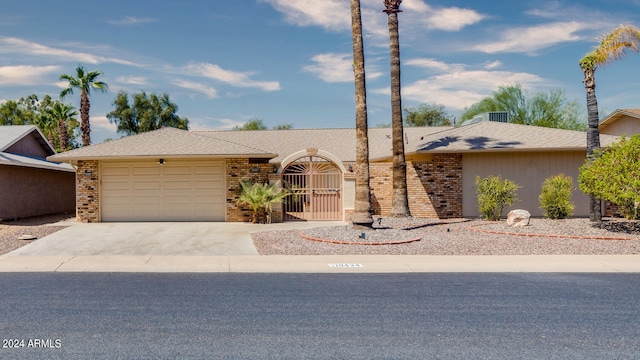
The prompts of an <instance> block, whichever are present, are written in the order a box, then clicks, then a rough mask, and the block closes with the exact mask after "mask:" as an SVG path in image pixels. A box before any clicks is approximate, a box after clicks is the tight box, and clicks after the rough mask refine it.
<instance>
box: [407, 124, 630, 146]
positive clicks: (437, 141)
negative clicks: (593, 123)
mask: <svg viewBox="0 0 640 360" xmlns="http://www.w3.org/2000/svg"><path fill="white" fill-rule="evenodd" d="M617 139H618V137H617V136H612V135H600V142H601V146H609V145H610V144H611V143H612V142H614V141H616V140H617ZM586 144H587V133H586V132H582V131H573V130H563V129H555V128H546V127H539V126H529V125H519V124H510V123H499V122H492V121H482V122H478V123H476V124H472V125H467V126H461V127H457V128H452V129H449V130H446V131H443V132H441V133H439V134H434V135H432V136H428V137H425V138H424V139H423V141H422V142H421V143H420V144H419V145H418V148H417V149H416V151H417V152H428V153H443V152H447V153H453V152H490V151H504V150H505V149H510V150H514V151H558V150H586Z"/></svg>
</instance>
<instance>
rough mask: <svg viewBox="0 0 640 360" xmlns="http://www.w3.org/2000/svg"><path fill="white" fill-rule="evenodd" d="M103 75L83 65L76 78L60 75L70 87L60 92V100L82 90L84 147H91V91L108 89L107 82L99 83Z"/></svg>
mask: <svg viewBox="0 0 640 360" xmlns="http://www.w3.org/2000/svg"><path fill="white" fill-rule="evenodd" d="M101 75H102V72H101V71H98V70H93V71H86V70H85V68H84V66H82V65H78V67H76V74H75V76H74V75H68V74H62V75H60V80H66V81H67V82H68V83H69V85H68V87H67V88H66V89H64V90H62V92H60V99H64V98H65V97H67V96H68V95H70V94H73V92H74V90H80V119H81V123H80V132H81V133H82V146H89V145H91V123H90V121H89V112H90V110H91V103H90V102H89V95H90V94H91V90H96V91H99V92H106V91H107V89H108V86H107V84H106V83H105V82H103V81H98V77H99V76H101Z"/></svg>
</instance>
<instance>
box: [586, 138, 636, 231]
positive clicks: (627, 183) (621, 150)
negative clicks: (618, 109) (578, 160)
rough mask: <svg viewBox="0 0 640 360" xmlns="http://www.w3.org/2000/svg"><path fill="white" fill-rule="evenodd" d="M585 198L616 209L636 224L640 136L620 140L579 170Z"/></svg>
mask: <svg viewBox="0 0 640 360" xmlns="http://www.w3.org/2000/svg"><path fill="white" fill-rule="evenodd" d="M578 186H579V187H580V190H582V192H584V193H585V194H589V195H592V196H595V197H596V198H598V199H604V200H608V201H611V202H612V203H614V204H617V205H619V206H620V207H621V208H622V210H623V212H624V214H625V217H626V218H627V219H631V220H640V135H634V136H632V137H630V138H625V137H623V138H622V139H620V141H619V142H616V143H614V144H612V145H611V146H610V147H609V148H608V149H606V150H604V151H600V152H599V153H597V154H596V157H595V159H593V160H587V162H586V163H585V164H584V165H582V167H580V175H579V177H578Z"/></svg>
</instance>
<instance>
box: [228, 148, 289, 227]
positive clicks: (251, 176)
mask: <svg viewBox="0 0 640 360" xmlns="http://www.w3.org/2000/svg"><path fill="white" fill-rule="evenodd" d="M225 166H226V184H227V204H226V206H227V216H226V221H229V222H249V221H251V220H252V219H253V210H251V209H250V208H249V207H247V206H246V205H243V206H241V205H238V197H239V195H240V184H239V183H240V181H241V180H251V181H254V182H268V181H269V179H270V178H272V177H273V175H274V165H273V164H268V163H256V164H252V163H250V160H249V159H240V158H238V159H227V160H226V164H225ZM274 213H276V214H272V219H271V221H272V222H278V221H276V220H278V219H280V221H282V213H280V214H277V211H274Z"/></svg>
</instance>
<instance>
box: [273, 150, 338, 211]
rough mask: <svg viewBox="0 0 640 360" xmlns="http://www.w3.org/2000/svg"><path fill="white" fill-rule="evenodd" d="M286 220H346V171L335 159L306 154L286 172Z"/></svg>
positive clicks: (283, 181)
mask: <svg viewBox="0 0 640 360" xmlns="http://www.w3.org/2000/svg"><path fill="white" fill-rule="evenodd" d="M282 184H283V187H284V188H286V189H287V190H288V191H289V192H290V194H289V196H287V198H286V199H285V203H284V204H283V206H284V220H289V221H291V220H342V172H341V171H340V169H339V168H338V167H337V166H336V165H335V164H334V163H332V162H330V161H328V160H326V159H323V158H321V157H317V156H305V157H303V158H300V159H298V160H296V161H294V162H292V163H291V164H289V165H288V166H287V167H286V168H285V169H284V171H283V172H282Z"/></svg>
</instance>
